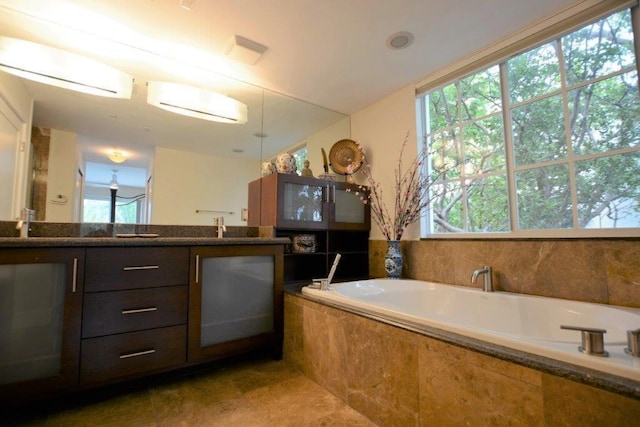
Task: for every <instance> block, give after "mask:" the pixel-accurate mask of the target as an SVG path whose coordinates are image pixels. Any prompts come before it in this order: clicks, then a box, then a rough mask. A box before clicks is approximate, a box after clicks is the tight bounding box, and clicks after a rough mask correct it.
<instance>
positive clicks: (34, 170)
mask: <svg viewBox="0 0 640 427" xmlns="http://www.w3.org/2000/svg"><path fill="white" fill-rule="evenodd" d="M3 3H14V4H13V6H12V7H7V6H6V5H4V4H3ZM0 24H1V29H0V36H7V37H14V38H20V39H23V40H29V41H33V42H36V43H40V44H45V45H48V46H53V47H57V48H60V49H64V50H66V51H71V52H73V53H76V54H79V55H83V56H85V57H88V58H91V59H95V60H98V61H100V62H102V63H105V64H108V65H111V66H113V67H115V68H118V69H120V70H121V71H124V72H126V73H128V74H130V75H132V76H133V77H134V79H135V82H134V92H133V96H132V98H131V99H114V98H104V97H98V96H93V95H86V94H81V93H78V92H73V91H70V90H67V89H61V88H57V87H54V86H49V85H45V84H42V83H36V82H33V81H31V80H26V79H21V78H18V77H15V76H12V75H8V74H6V73H3V72H1V71H0V101H2V102H3V105H5V107H4V110H6V109H7V108H8V109H9V110H10V111H14V112H18V110H19V108H16V105H15V104H16V103H17V104H18V105H17V107H20V105H19V104H20V101H21V100H24V99H27V98H28V99H32V100H33V111H32V113H31V115H29V114H23V116H25V115H26V116H27V117H21V115H20V114H19V112H18V114H16V115H14V117H12V118H11V120H9V118H7V117H5V116H8V115H10V114H11V113H10V112H9V113H7V114H5V115H4V116H2V115H0V117H2V118H3V120H4V119H6V120H5V121H6V122H7V123H8V125H7V129H8V131H7V132H5V131H4V128H3V135H4V134H8V135H9V142H8V143H6V142H5V143H0V148H1V149H2V150H3V158H5V159H6V158H8V157H11V155H13V157H15V158H16V159H18V158H19V157H20V150H21V148H20V145H19V143H18V144H17V145H16V144H15V141H16V136H15V135H13V133H20V129H19V126H20V125H22V126H25V125H27V126H30V129H28V131H27V132H26V134H28V135H30V136H29V140H30V141H29V143H30V144H33V145H30V146H29V147H30V149H29V150H27V151H28V152H29V156H30V158H29V166H28V168H30V170H20V168H19V167H18V168H15V165H14V164H11V162H4V161H3V162H2V163H0V169H2V170H0V174H2V176H11V175H12V174H13V175H14V176H13V177H12V178H13V179H12V182H11V183H9V182H8V181H9V180H3V182H6V183H5V184H0V185H5V186H6V188H0V194H11V193H12V192H14V193H15V192H16V191H22V192H25V193H26V194H27V195H26V196H25V197H22V200H24V204H25V205H26V206H29V207H32V208H34V209H36V215H37V218H38V219H39V220H43V221H54V222H77V221H82V220H83V217H82V216H81V215H82V214H83V210H84V220H85V221H90V222H94V221H102V219H101V218H93V217H90V216H89V217H88V216H87V208H86V206H85V205H86V204H87V203H92V202H91V200H95V201H96V204H97V205H99V206H102V205H105V206H106V204H105V203H106V200H107V199H109V197H110V196H111V190H110V186H113V183H114V181H115V182H116V183H117V186H118V189H117V197H118V199H117V203H118V204H119V205H132V206H133V205H135V206H136V209H135V213H134V214H133V215H136V218H135V220H134V221H133V222H149V223H153V224H183V225H212V224H213V219H214V218H215V217H218V216H224V217H225V223H226V224H228V225H246V222H244V221H243V218H242V211H243V209H245V208H246V207H247V198H248V192H247V184H248V183H249V182H250V181H252V180H255V179H258V178H260V174H261V172H260V169H261V164H262V162H264V161H267V160H270V159H272V158H273V157H274V156H275V155H277V154H278V153H279V152H282V151H286V150H291V149H295V148H296V147H299V146H304V145H306V147H307V152H308V158H309V160H310V162H311V165H312V169H313V171H314V174H315V175H318V174H319V173H321V172H322V161H321V154H320V153H321V150H320V148H324V149H325V150H327V152H328V151H329V149H330V147H331V145H332V144H333V143H335V142H336V141H337V140H339V139H342V138H348V137H349V134H350V125H349V118H348V117H346V116H345V115H343V114H340V113H337V112H335V111H330V110H327V109H325V108H322V107H318V106H315V105H311V104H309V103H306V102H304V101H301V100H297V99H293V98H291V97H288V96H284V95H282V94H278V93H275V92H273V91H269V90H266V89H263V88H261V87H258V86H256V85H251V84H248V83H245V82H242V81H240V80H238V79H233V78H228V77H222V76H221V75H220V74H218V73H215V72H212V71H210V70H209V69H207V68H206V67H203V66H202V64H203V63H204V62H205V61H203V60H198V61H196V60H195V59H194V61H192V62H185V61H177V60H175V59H174V58H171V57H170V55H164V54H158V53H157V52H150V51H145V50H143V49H140V48H138V47H136V46H133V45H130V46H126V45H123V44H122V43H119V42H116V43H115V45H113V44H109V43H107V42H110V43H113V41H109V40H104V39H100V38H95V37H89V35H88V34H83V33H82V32H79V31H78V30H77V29H70V28H68V27H65V26H61V25H59V24H56V23H53V22H52V21H48V20H46V19H43V17H42V16H37V14H34V13H31V12H30V13H25V11H22V10H19V8H16V7H15V2H0ZM88 41H89V42H92V43H93V44H91V43H89V44H88V43H87V42H88ZM116 48H117V49H116ZM116 53H117V55H116ZM194 55H197V52H194ZM196 59H198V58H196ZM200 59H201V58H200ZM149 81H169V82H175V83H180V84H185V85H191V86H197V87H200V88H202V89H205V90H209V91H215V92H218V93H221V94H224V95H226V96H229V97H231V98H234V99H236V100H238V101H240V102H242V103H244V104H246V105H247V108H248V121H247V123H245V124H227V123H216V122H210V121H204V120H200V119H196V118H191V117H186V116H181V115H177V114H174V113H171V112H168V111H165V110H162V109H159V108H157V107H154V106H151V105H149V104H147V102H146V96H147V82H149ZM12 103H14V105H12ZM2 111H3V110H2V109H0V112H2ZM5 112H6V111H5ZM16 118H17V122H19V123H18V124H17V125H16V124H15V122H16ZM11 123H13V125H12V124H11ZM23 132H24V130H23ZM17 138H18V139H19V136H18V137H17ZM12 144H13V146H14V147H16V148H15V150H14V151H15V152H10V151H11V146H12ZM5 151H7V153H6V154H7V155H6V156H5ZM112 151H118V152H120V153H123V154H124V155H125V156H126V160H125V161H124V162H122V163H115V162H113V161H112V160H111V159H109V157H108V154H110V153H111V152H112ZM21 177H26V178H21ZM21 179H22V180H24V181H25V182H23V183H22V184H21V183H20V181H21ZM16 189H17V190H16ZM14 196H15V194H14ZM18 196H20V195H18ZM19 198H20V197H19ZM87 199H91V200H89V202H87ZM3 202H5V199H3ZM6 203H7V204H8V203H9V198H7V201H6ZM91 209H97V211H98V214H99V212H100V208H93V207H92V208H91ZM123 212H125V210H123ZM127 212H128V211H127ZM15 213H16V207H15V206H14V207H13V209H12V210H9V209H5V210H4V211H2V212H0V220H15V219H16V218H15ZM123 215H127V213H126V212H125V213H124V214H123ZM123 221H129V222H131V218H130V217H129V218H127V219H125V220H123ZM116 222H121V221H119V220H118V219H116Z"/></svg>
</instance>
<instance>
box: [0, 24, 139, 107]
mask: <svg viewBox="0 0 640 427" xmlns="http://www.w3.org/2000/svg"><path fill="white" fill-rule="evenodd" d="M0 70H2V71H5V72H7V73H10V74H14V75H16V76H18V77H24V78H26V79H29V80H34V81H37V82H40V83H45V84H49V85H53V86H57V87H61V88H64V89H71V90H75V91H77V92H82V93H88V94H91V95H99V96H106V97H111V98H127V99H128V98H131V90H132V87H133V78H132V77H131V76H130V75H128V74H126V73H123V72H122V71H119V70H117V69H115V68H112V67H109V66H108V65H104V64H102V63H100V62H96V61H93V60H91V59H88V58H83V57H82V56H79V55H75V54H73V53H69V52H66V51H64V50H60V49H55V48H52V47H49V46H44V45H40V44H37V43H32V42H28V41H25V40H19V39H14V38H10V37H3V36H0Z"/></svg>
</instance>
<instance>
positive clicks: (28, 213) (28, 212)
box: [16, 208, 36, 239]
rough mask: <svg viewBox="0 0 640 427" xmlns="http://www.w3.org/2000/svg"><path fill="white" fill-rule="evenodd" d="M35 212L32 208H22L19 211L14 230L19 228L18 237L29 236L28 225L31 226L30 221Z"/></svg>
mask: <svg viewBox="0 0 640 427" xmlns="http://www.w3.org/2000/svg"><path fill="white" fill-rule="evenodd" d="M35 214H36V211H34V210H33V209H27V208H23V209H22V210H21V211H20V218H19V219H18V223H17V224H16V230H20V237H21V238H23V239H24V238H26V237H29V227H31V221H33V218H34V216H35Z"/></svg>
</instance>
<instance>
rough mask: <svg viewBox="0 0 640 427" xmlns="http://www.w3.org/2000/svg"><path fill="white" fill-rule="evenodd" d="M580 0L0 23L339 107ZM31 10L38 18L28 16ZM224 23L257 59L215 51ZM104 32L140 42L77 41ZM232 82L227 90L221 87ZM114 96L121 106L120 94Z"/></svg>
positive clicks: (77, 5) (355, 3)
mask: <svg viewBox="0 0 640 427" xmlns="http://www.w3.org/2000/svg"><path fill="white" fill-rule="evenodd" d="M582 1H585V0H536V1H531V0H476V1H465V0H395V1H390V0H321V1H318V0H233V1H229V0H195V1H194V2H193V7H192V9H191V10H190V11H189V10H186V9H184V8H182V7H180V3H181V0H102V1H99V0H76V1H65V0H0V23H1V24H2V27H0V35H8V36H12V37H20V38H25V39H30V40H33V41H38V42H41V43H47V44H50V45H53V46H56V47H59V48H64V49H67V50H70V51H75V52H77V53H82V54H84V55H85V56H92V57H94V58H96V59H100V60H102V61H103V62H106V63H109V64H110V65H113V66H116V67H118V68H120V69H122V70H123V71H126V72H129V73H130V74H132V75H134V77H135V78H136V82H141V81H144V80H145V79H146V80H147V81H148V79H150V78H155V79H157V78H159V76H160V78H164V79H170V76H171V75H172V73H173V77H174V80H175V77H176V74H175V73H176V72H175V71H173V70H170V69H169V68H170V67H169V66H168V65H167V64H165V63H164V62H162V61H160V62H159V61H151V62H149V61H148V58H145V54H144V53H145V52H146V53H150V54H153V55H157V56H156V58H158V57H160V58H172V59H175V60H176V61H177V62H178V63H185V62H189V63H191V65H196V66H197V67H198V70H199V73H196V74H193V75H190V74H189V75H187V74H186V72H183V73H182V75H181V77H182V78H184V79H187V80H189V81H191V82H196V83H198V82H199V83H198V84H201V85H206V86H208V87H212V86H215V85H216V81H217V79H216V78H215V77H213V76H214V74H213V73H211V72H209V71H213V72H215V73H218V74H221V75H226V76H229V77H233V78H235V79H238V80H241V81H244V82H248V83H251V84H254V85H257V86H261V87H264V88H267V89H270V90H271V91H275V92H278V93H281V94H285V95H289V96H291V97H293V98H297V99H299V100H304V101H307V102H308V103H311V104H316V105H318V106H322V107H325V108H326V109H329V110H334V111H337V112H340V113H344V114H347V115H349V114H352V113H355V112H357V111H358V110H360V109H362V108H364V107H366V106H368V105H370V104H372V103H374V102H375V101H377V100H379V99H381V98H383V97H385V96H387V95H389V94H391V93H393V92H395V91H396V90H398V89H400V88H402V87H405V86H406V85H410V84H415V83H417V82H418V81H420V80H422V79H424V78H425V77H426V76H428V75H429V74H430V73H433V72H435V71H437V70H439V69H441V68H443V67H445V66H446V65H448V64H450V63H452V62H454V61H456V60H458V59H460V58H463V57H465V56H468V55H470V54H472V53H474V52H477V51H478V50H480V49H482V48H484V47H487V46H489V45H491V44H492V43H494V42H496V41H498V40H500V39H502V38H504V37H506V36H508V35H510V34H513V33H514V32H516V31H518V30H519V29H522V28H524V27H526V26H528V25H531V24H533V23H535V22H537V21H539V20H541V19H543V18H545V17H548V16H550V15H553V14H555V13H557V12H558V11H560V10H562V9H564V8H566V7H567V6H570V5H573V4H576V3H581V2H582ZM23 18H24V19H23ZM33 18H36V19H37V20H38V21H39V22H40V23H41V24H42V25H39V26H38V28H34V25H33ZM45 24H46V25H45ZM55 28H58V30H59V29H60V28H74V29H75V33H74V34H77V36H76V37H74V38H68V35H69V34H70V33H68V32H67V33H63V32H61V31H56V30H55ZM103 28H108V29H107V30H106V31H107V32H106V33H101V31H102V29H103ZM398 31H409V32H411V33H413V34H414V36H415V40H414V42H413V43H412V44H411V45H410V46H409V47H408V48H406V49H402V50H392V49H389V48H387V47H386V45H385V41H386V40H387V38H388V37H389V36H390V35H391V34H393V33H396V32H398ZM92 34H93V35H97V36H98V37H97V38H93V37H92ZM234 34H238V35H241V36H243V37H246V38H249V39H251V40H254V41H256V42H259V43H261V44H263V45H266V46H267V47H268V50H267V51H266V52H265V54H264V56H263V57H262V58H261V59H260V61H259V62H258V63H257V64H255V65H253V66H250V65H245V64H241V63H239V62H236V61H232V60H229V59H227V58H226V57H225V56H224V53H225V50H226V48H227V45H228V43H229V41H230V39H231V38H232V36H233V35H234ZM105 40H111V41H117V42H118V43H120V45H125V46H126V45H128V46H130V47H132V48H134V50H135V51H136V52H138V53H140V52H142V54H138V55H133V56H130V57H128V58H122V57H116V56H115V54H114V52H112V51H110V50H109V48H102V47H94V48H92V51H87V50H86V47H85V46H84V44H85V43H87V42H92V43H93V46H95V45H96V43H97V42H100V41H105ZM203 69H206V70H208V71H207V72H202V70H203ZM191 71H193V70H191ZM191 71H190V72H191ZM148 76H152V77H148ZM225 84H228V81H227V83H225ZM40 86H41V85H40ZM136 86H137V87H136V91H137V92H140V91H141V90H144V89H145V88H144V87H143V86H141V84H140V83H137V85H136ZM28 87H30V88H31V90H33V91H41V92H42V95H41V96H42V100H41V101H40V102H38V101H37V102H36V106H37V108H41V109H42V110H43V111H48V113H50V114H53V113H55V112H56V111H59V110H60V108H61V107H59V106H58V105H56V106H55V107H53V104H49V101H48V100H49V99H50V98H47V94H46V93H45V92H46V89H42V88H41V87H39V86H37V85H31V86H28ZM254 89H255V88H254ZM233 90H234V89H233V88H230V89H227V92H228V93H229V94H230V95H232V93H233ZM255 90H257V89H255ZM49 96H50V97H51V96H54V95H53V94H49ZM57 99H60V97H59V96H58V97H57ZM67 99H68V102H67V104H68V105H67V107H69V108H73V105H72V104H75V107H76V109H79V110H83V109H84V110H86V109H87V108H88V107H87V106H86V105H85V99H86V96H85V95H76V94H72V95H69V97H68V98H67ZM118 101H119V104H118V103H117V102H116V104H117V105H120V106H121V107H122V106H123V105H124V103H125V102H126V101H122V100H118ZM111 102H113V101H111ZM38 105H39V107H38ZM259 108H261V107H260V106H257V107H255V108H254V110H255V109H259ZM265 108H266V107H265ZM144 111H145V110H142V109H140V110H138V111H137V112H136V113H135V114H139V115H142V114H144ZM250 111H251V110H250ZM43 114H44V113H43ZM106 114H111V116H112V118H111V120H110V121H108V120H107V121H105V120H102V123H103V124H99V123H97V122H96V123H93V122H92V123H89V119H84V122H85V126H90V127H91V126H92V127H98V126H105V124H104V123H107V125H108V126H111V128H112V130H114V132H115V129H116V128H118V127H126V126H127V123H125V122H126V120H124V119H127V117H125V118H124V119H123V118H122V117H120V116H118V115H117V114H113V113H109V112H108V111H107V110H106V109H105V115H106ZM132 114H133V113H132ZM167 114H169V113H167ZM168 117H169V116H166V120H170V118H168ZM135 118H136V119H137V120H136V121H137V122H139V121H140V117H135ZM193 120H195V119H193ZM328 120H329V121H330V120H331V119H328ZM183 123H184V122H183ZM66 126H72V125H71V124H67V125H66ZM78 126H79V124H78ZM223 126H225V125H223ZM226 126H229V125H226ZM231 126H235V125H231ZM184 127H188V128H195V127H197V124H195V121H192V122H187V125H183V127H180V128H179V129H178V131H180V132H183V131H184ZM258 130H260V129H258ZM149 132H153V129H151V130H145V129H136V130H135V131H131V132H130V133H129V135H131V136H130V139H131V140H129V141H125V140H122V139H120V140H119V142H120V144H121V145H122V146H123V147H125V148H126V145H127V143H135V142H136V141H141V140H143V139H144V138H147V137H148V135H146V134H147V133H149ZM253 133H255V129H250V130H249V134H250V135H252V134H253ZM156 137H157V138H159V136H157V135H156ZM303 137H304V135H303ZM254 138H255V137H254ZM254 141H255V139H254V140H253V141H252V140H249V139H247V140H246V141H243V143H244V144H245V145H246V147H243V148H247V149H250V146H252V144H254ZM149 148H150V147H148V146H147V149H149ZM142 151H143V152H142V153H141V156H144V155H145V153H144V150H142Z"/></svg>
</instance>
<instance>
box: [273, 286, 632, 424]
mask: <svg viewBox="0 0 640 427" xmlns="http://www.w3.org/2000/svg"><path fill="white" fill-rule="evenodd" d="M284 338H285V339H284V357H285V360H286V361H287V362H289V363H290V364H292V365H293V366H295V367H296V368H298V369H299V370H300V371H302V372H303V373H304V374H305V375H306V376H308V377H309V378H311V379H312V380H314V381H315V382H317V383H318V384H320V385H321V386H323V387H324V388H325V389H327V390H328V391H330V392H331V393H333V394H334V395H335V396H337V397H338V398H340V399H341V400H343V401H344V402H346V403H347V404H348V405H349V406H351V407H352V408H354V409H356V410H357V411H358V412H360V413H362V414H363V415H365V416H367V417H368V418H369V419H371V420H372V421H374V422H375V423H376V424H378V425H403V426H404V425H407V426H409V425H415V426H417V425H420V426H432V425H522V426H560V425H567V426H570V425H571V426H572V425H607V426H627V425H629V423H633V422H635V421H634V420H636V421H637V420H638V419H640V400H635V399H633V398H630V397H626V396H623V395H619V394H614V393H611V392H608V391H604V390H601V389H598V388H594V387H591V386H588V385H585V384H581V383H577V382H573V381H570V380H567V379H564V378H560V377H556V376H554V375H551V374H547V373H544V372H540V371H537V370H534V369H530V368H527V367H524V366H520V365H516V364H513V363H509V362H507V361H504V360H499V359H496V358H493V357H490V356H486V355H483V354H479V353H476V352H473V351H470V350H466V349H464V348H460V347H457V346H453V345H450V344H447V343H444V342H441V341H438V340H435V339H431V338H428V337H425V336H422V335H419V334H415V333H412V332H409V331H406V330H403V329H401V328H397V327H394V326H390V325H387V324H383V323H380V322H376V321H373V320H370V319H366V318H363V317H361V316H357V315H354V314H351V313H348V312H345V311H342V310H337V309H334V308H331V307H328V306H325V305H322V304H318V303H315V302H312V301H310V300H307V299H304V298H302V297H299V296H296V295H292V294H286V295H285V337H284Z"/></svg>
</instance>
